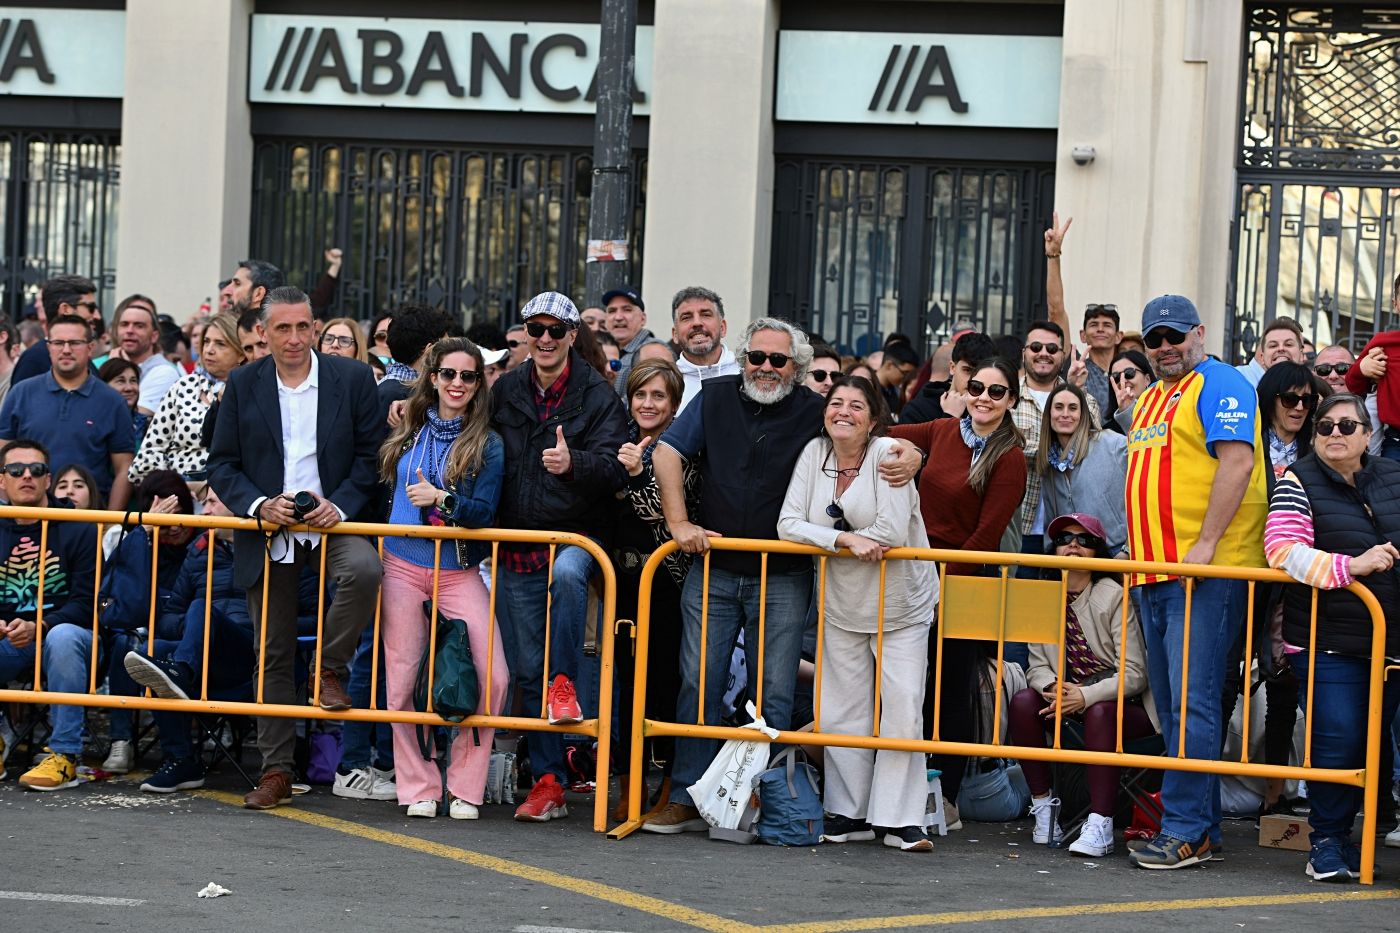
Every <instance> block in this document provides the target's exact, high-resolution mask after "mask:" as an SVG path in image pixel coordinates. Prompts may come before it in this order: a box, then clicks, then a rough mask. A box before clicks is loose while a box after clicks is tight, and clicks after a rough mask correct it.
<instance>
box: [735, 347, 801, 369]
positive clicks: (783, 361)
mask: <svg viewBox="0 0 1400 933" xmlns="http://www.w3.org/2000/svg"><path fill="white" fill-rule="evenodd" d="M744 358H745V359H746V360H748V361H749V365H750V366H762V365H763V364H764V363H765V362H769V363H772V364H773V368H774V369H782V368H783V367H784V366H786V365H787V364H788V360H790V359H792V357H790V356H788V355H787V354H786V353H764V352H763V351H762V350H750V351H749V352H748V353H746V354H744Z"/></svg>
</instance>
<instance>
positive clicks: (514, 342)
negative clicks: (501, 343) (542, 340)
mask: <svg viewBox="0 0 1400 933" xmlns="http://www.w3.org/2000/svg"><path fill="white" fill-rule="evenodd" d="M523 342H524V341H521V340H507V341H506V346H508V347H510V348H511V349H512V350H514V349H515V348H516V347H518V346H520V344H521V343H523Z"/></svg>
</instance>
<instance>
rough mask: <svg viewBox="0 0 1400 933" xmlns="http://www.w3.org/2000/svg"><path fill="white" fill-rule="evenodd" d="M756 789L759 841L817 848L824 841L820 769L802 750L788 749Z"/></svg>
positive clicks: (775, 844)
mask: <svg viewBox="0 0 1400 933" xmlns="http://www.w3.org/2000/svg"><path fill="white" fill-rule="evenodd" d="M799 758H800V759H801V760H799ZM755 788H756V789H757V791H758V820H757V821H756V822H755V823H754V824H753V829H754V832H755V833H757V834H758V838H759V841H761V842H766V843H767V844H768V845H770V846H814V845H817V844H818V843H820V842H821V841H822V798H821V794H820V793H819V792H818V791H817V769H816V768H814V767H812V764H811V762H809V761H808V760H807V756H806V755H804V754H803V753H802V750H801V749H799V748H796V747H793V748H788V749H786V750H784V751H783V752H781V753H779V754H778V755H777V756H775V757H774V758H773V760H772V762H771V763H770V765H769V767H768V769H767V770H766V771H764V772H763V773H762V774H760V775H759V776H758V781H757V783H756V784H755Z"/></svg>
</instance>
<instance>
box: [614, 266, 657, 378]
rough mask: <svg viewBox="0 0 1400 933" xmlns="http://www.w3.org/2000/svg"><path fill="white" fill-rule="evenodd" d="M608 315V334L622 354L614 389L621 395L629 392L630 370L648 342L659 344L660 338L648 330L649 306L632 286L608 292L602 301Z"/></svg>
mask: <svg viewBox="0 0 1400 933" xmlns="http://www.w3.org/2000/svg"><path fill="white" fill-rule="evenodd" d="M599 303H600V304H602V306H603V308H604V309H605V310H606V311H607V312H608V333H610V334H612V337H613V339H614V340H616V341H617V346H618V349H619V350H620V351H621V352H620V355H619V362H620V363H621V364H622V365H621V366H619V367H618V370H617V380H616V382H615V383H614V388H615V389H616V390H617V394H618V395H619V396H621V395H622V393H623V392H625V391H627V371H628V370H630V369H631V368H632V366H633V364H635V363H636V362H637V351H638V350H640V349H641V348H642V347H643V346H644V345H646V344H648V343H656V342H658V341H657V337H656V335H655V334H653V333H652V332H651V331H649V330H647V326H646V325H647V306H646V305H645V304H643V303H642V296H641V294H640V293H639V292H638V291H637V290H636V289H635V288H633V287H632V286H631V285H624V286H623V287H622V288H614V289H613V290H612V291H609V292H605V293H604V294H603V297H602V299H601V301H600V302H599Z"/></svg>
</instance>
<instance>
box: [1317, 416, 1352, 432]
mask: <svg viewBox="0 0 1400 933" xmlns="http://www.w3.org/2000/svg"><path fill="white" fill-rule="evenodd" d="M1361 426H1362V425H1361V422H1360V421H1352V420H1351V419H1350V418H1343V419H1342V420H1341V421H1319V422H1318V423H1317V436H1318V437H1331V436H1332V429H1333V428H1336V429H1337V430H1338V431H1341V432H1342V437H1351V436H1352V435H1353V434H1355V433H1356V429H1357V428H1359V427H1361Z"/></svg>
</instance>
